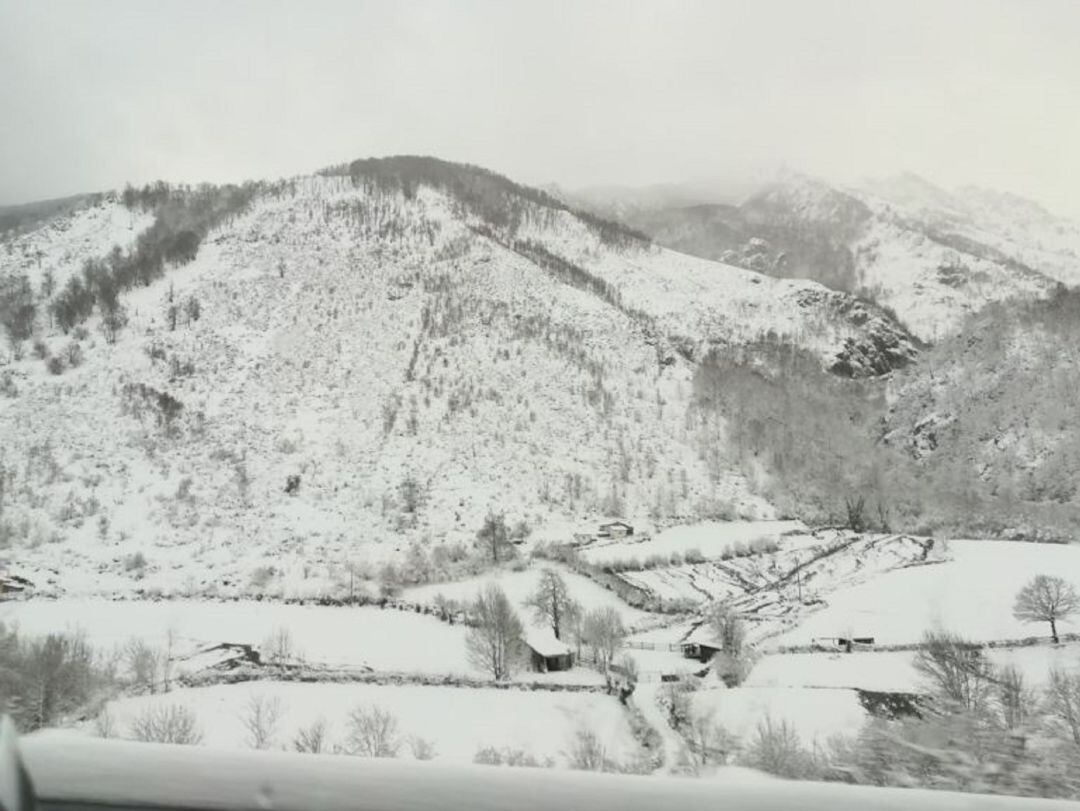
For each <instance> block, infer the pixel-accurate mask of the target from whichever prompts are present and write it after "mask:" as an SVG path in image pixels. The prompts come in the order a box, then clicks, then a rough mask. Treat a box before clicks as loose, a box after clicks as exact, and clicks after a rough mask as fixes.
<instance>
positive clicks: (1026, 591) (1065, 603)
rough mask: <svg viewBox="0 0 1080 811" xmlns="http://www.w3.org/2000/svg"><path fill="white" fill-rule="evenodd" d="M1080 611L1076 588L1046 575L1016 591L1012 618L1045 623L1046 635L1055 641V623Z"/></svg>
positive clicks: (1041, 575) (1056, 634)
mask: <svg viewBox="0 0 1080 811" xmlns="http://www.w3.org/2000/svg"><path fill="white" fill-rule="evenodd" d="M1077 611H1080V594H1077V592H1076V588H1075V587H1074V586H1073V585H1072V584H1071V583H1068V582H1066V581H1065V580H1062V579H1061V578H1060V577H1052V576H1051V575H1047V574H1040V575H1036V576H1035V577H1034V578H1032V580H1031V582H1030V583H1028V584H1027V585H1026V586H1024V587H1023V588H1022V589H1020V593H1019V594H1017V595H1016V604H1015V605H1014V606H1013V616H1014V617H1016V618H1017V619H1018V620H1020V621H1022V622H1049V623H1050V635H1051V636H1052V637H1053V638H1054V643H1055V644H1056V643H1057V642H1058V632H1057V623H1058V620H1063V619H1067V618H1068V617H1069V616H1071V615H1072V614H1075V613H1076V612H1077Z"/></svg>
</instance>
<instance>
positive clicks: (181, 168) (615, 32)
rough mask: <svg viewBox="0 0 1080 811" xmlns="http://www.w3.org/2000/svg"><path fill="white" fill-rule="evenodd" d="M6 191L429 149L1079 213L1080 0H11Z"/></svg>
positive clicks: (241, 172)
mask: <svg viewBox="0 0 1080 811" xmlns="http://www.w3.org/2000/svg"><path fill="white" fill-rule="evenodd" d="M0 148H2V150H3V153H2V154H3V159H2V160H0V203H4V202H6V203H10V202H20V201H24V200H30V199H37V198H42V197H51V196H58V195H63V194H70V193H73V192H79V191H93V190H101V189H108V188H115V187H117V186H120V185H122V184H124V183H125V182H128V181H131V182H145V181H148V180H152V179H156V178H165V179H168V180H176V181H199V180H211V181H224V180H240V179H244V178H267V177H279V176H282V175H290V174H297V173H301V172H307V171H311V170H313V169H316V168H318V167H321V166H325V165H328V164H331V163H336V162H341V161H345V160H349V159H352V158H356V157H364V156H371V155H385V154H395V153H423V154H433V155H437V156H440V157H445V158H450V159H455V160H465V161H469V162H472V163H478V164H481V165H484V166H488V167H490V168H492V169H495V170H497V171H500V172H503V173H506V174H508V175H510V176H511V177H513V178H515V179H517V180H521V181H524V182H529V183H547V182H558V183H561V184H564V185H567V186H582V185H595V184H620V185H640V184H648V183H655V182H664V181H683V180H691V179H701V178H714V177H715V178H719V177H728V176H740V175H743V174H746V173H748V172H758V171H762V170H768V169H771V168H773V167H778V166H781V165H783V166H787V167H788V168H791V169H796V170H801V171H805V172H809V173H813V174H820V175H823V176H826V177H831V178H834V179H839V180H847V179H854V178H858V177H861V176H864V175H875V176H876V175H886V174H892V173H895V172H898V171H903V170H910V171H914V172H916V173H919V174H922V175H924V176H926V177H928V178H929V179H931V180H934V181H935V182H939V183H941V184H943V185H946V186H952V185H958V184H962V183H977V184H980V185H986V186H991V187H995V188H1000V189H1008V190H1011V191H1015V192H1018V193H1021V194H1025V195H1028V196H1031V197H1033V198H1035V199H1037V200H1039V201H1040V202H1042V203H1044V204H1045V205H1047V206H1048V207H1050V208H1051V209H1053V210H1056V211H1059V212H1061V213H1064V214H1069V215H1071V216H1074V217H1077V218H1080V191H1078V189H1080V2H1075V0H1060V2H1059V1H1058V0H1017V1H1016V2H997V1H996V0H977V1H976V2H960V1H959V0H958V1H957V2H949V0H932V2H915V1H914V0H891V2H872V0H850V1H849V2H821V1H819V0H791V1H790V2H761V1H760V0H756V1H755V2H716V0H713V2H703V3H691V2H671V1H669V2H656V3H631V2H629V1H628V0H618V1H617V2H615V1H613V2H610V3H603V2H596V3H588V2H567V3H565V4H563V3H552V2H535V3H528V4H527V3H524V2H513V1H512V0H497V1H496V2H466V1H465V0H452V1H450V0H448V2H431V3H420V2H416V3H409V2H390V0H387V2H382V3H364V2H356V0H341V2H314V1H313V0H304V2H293V3H287V2H271V1H270V0H259V1H258V2H203V1H202V0H184V1H183V2H165V1H164V0H160V1H158V2H150V1H149V0H147V1H146V2H143V1H142V0H130V2H117V1H115V0H94V2H69V3H64V2H52V0H22V1H17V0H0Z"/></svg>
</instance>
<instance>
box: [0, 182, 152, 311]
mask: <svg viewBox="0 0 1080 811" xmlns="http://www.w3.org/2000/svg"><path fill="white" fill-rule="evenodd" d="M153 222H154V217H153V215H152V214H149V213H147V212H145V211H132V210H131V209H129V208H127V207H126V206H125V205H123V203H121V202H120V201H119V199H117V197H116V196H115V195H111V194H110V195H106V196H105V197H104V198H103V199H101V200H100V201H98V202H97V203H94V204H92V205H91V204H89V203H87V204H86V205H83V206H81V207H78V208H76V210H75V211H73V212H71V213H69V214H64V215H62V216H60V217H57V218H54V219H52V220H49V221H47V222H45V223H44V224H43V225H42V226H41V227H39V228H35V229H34V230H32V231H29V232H28V233H26V234H23V235H20V236H17V237H15V238H13V239H11V240H9V241H6V242H3V243H0V279H2V278H3V277H4V276H7V275H16V274H20V273H25V274H27V275H28V276H31V277H33V279H34V280H35V281H37V280H38V279H41V278H44V276H45V274H46V273H47V272H51V274H52V280H53V284H54V286H55V289H56V290H57V291H59V290H61V289H62V288H63V287H64V285H65V284H67V281H68V279H69V278H70V277H71V276H73V275H74V274H76V273H78V272H79V271H81V270H82V266H83V263H84V262H85V261H86V260H87V259H100V258H102V257H104V256H105V255H106V254H108V253H109V251H111V250H112V249H113V247H114V246H119V247H120V248H121V249H126V248H128V247H130V246H131V244H132V243H133V242H134V241H135V238H136V237H137V236H138V235H139V234H140V233H141V232H142V231H144V230H145V229H146V228H148V227H149V226H150V225H151V224H152V223H153ZM35 287H36V285H35Z"/></svg>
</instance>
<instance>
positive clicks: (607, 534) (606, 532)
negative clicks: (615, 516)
mask: <svg viewBox="0 0 1080 811" xmlns="http://www.w3.org/2000/svg"><path fill="white" fill-rule="evenodd" d="M633 534H634V528H633V527H632V526H630V525H629V524H627V523H626V522H624V521H611V522H609V523H607V524H601V525H600V531H599V532H597V533H596V535H597V537H598V538H627V537H629V536H631V535H633Z"/></svg>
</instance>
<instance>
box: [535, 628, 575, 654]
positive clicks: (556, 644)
mask: <svg viewBox="0 0 1080 811" xmlns="http://www.w3.org/2000/svg"><path fill="white" fill-rule="evenodd" d="M525 644H526V645H528V646H529V647H530V648H532V649H533V650H534V651H536V652H537V653H539V654H540V655H541V656H563V655H565V654H567V653H570V646H569V645H567V644H565V643H564V642H560V641H559V640H558V639H556V638H555V634H553V633H552V632H551V630H550V629H549V628H529V629H528V630H527V631H526V632H525Z"/></svg>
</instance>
